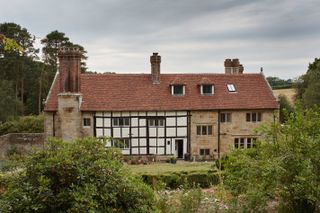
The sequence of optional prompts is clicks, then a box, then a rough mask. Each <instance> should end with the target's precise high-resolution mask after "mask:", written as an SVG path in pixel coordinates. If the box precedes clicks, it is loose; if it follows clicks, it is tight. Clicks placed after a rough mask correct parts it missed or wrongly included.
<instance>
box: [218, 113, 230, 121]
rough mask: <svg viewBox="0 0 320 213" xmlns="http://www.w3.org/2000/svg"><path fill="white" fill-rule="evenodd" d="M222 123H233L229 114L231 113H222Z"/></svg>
mask: <svg viewBox="0 0 320 213" xmlns="http://www.w3.org/2000/svg"><path fill="white" fill-rule="evenodd" d="M220 122H221V123H226V122H231V113H229V112H224V113H221V114H220Z"/></svg>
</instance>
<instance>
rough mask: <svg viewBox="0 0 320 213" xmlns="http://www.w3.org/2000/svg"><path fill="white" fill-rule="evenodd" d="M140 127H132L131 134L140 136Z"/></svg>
mask: <svg viewBox="0 0 320 213" xmlns="http://www.w3.org/2000/svg"><path fill="white" fill-rule="evenodd" d="M138 130H139V129H138V128H131V134H132V135H131V136H132V137H138Z"/></svg>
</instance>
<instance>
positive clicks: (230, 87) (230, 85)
mask: <svg viewBox="0 0 320 213" xmlns="http://www.w3.org/2000/svg"><path fill="white" fill-rule="evenodd" d="M227 88H228V91H229V92H237V89H236V86H235V85H234V84H227Z"/></svg>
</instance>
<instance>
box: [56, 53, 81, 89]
mask: <svg viewBox="0 0 320 213" xmlns="http://www.w3.org/2000/svg"><path fill="white" fill-rule="evenodd" d="M58 57H59V75H60V93H65V92H71V93H79V92H80V62H81V52H80V50H79V48H76V47H62V48H60V49H59V52H58Z"/></svg>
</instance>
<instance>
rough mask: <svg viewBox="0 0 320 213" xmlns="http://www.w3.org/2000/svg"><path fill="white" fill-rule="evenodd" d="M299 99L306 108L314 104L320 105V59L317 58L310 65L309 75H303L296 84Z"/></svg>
mask: <svg viewBox="0 0 320 213" xmlns="http://www.w3.org/2000/svg"><path fill="white" fill-rule="evenodd" d="M296 88H297V99H300V100H302V103H303V105H304V106H306V107H311V106H313V105H314V104H320V94H319V92H318V91H319V89H320V58H319V59H318V58H315V60H314V62H313V63H312V64H309V67H308V70H307V73H306V74H305V75H302V76H301V77H300V78H299V80H298V81H297V83H296Z"/></svg>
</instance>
